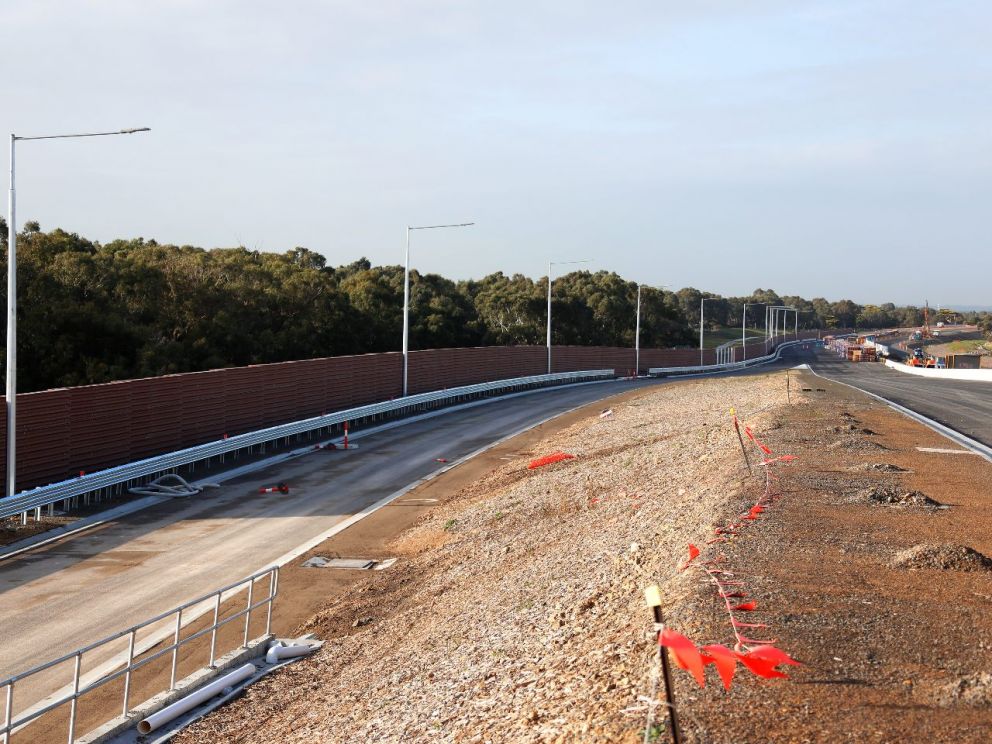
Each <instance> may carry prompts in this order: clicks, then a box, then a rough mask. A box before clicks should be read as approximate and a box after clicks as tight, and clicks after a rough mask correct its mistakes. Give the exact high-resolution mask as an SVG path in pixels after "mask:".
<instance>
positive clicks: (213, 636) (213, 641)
mask: <svg viewBox="0 0 992 744" xmlns="http://www.w3.org/2000/svg"><path fill="white" fill-rule="evenodd" d="M219 618H220V592H217V594H216V595H215V596H214V627H213V628H211V629H210V668H211V669H213V668H214V658H215V657H216V654H217V621H218V619H219Z"/></svg>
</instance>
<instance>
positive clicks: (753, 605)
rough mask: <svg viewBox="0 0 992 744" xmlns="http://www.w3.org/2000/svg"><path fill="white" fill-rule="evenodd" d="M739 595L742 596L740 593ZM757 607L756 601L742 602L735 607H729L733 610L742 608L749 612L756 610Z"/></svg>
mask: <svg viewBox="0 0 992 744" xmlns="http://www.w3.org/2000/svg"><path fill="white" fill-rule="evenodd" d="M741 596H743V595H741ZM757 608H758V603H757V602H742V603H741V604H739V605H736V606H735V607H733V608H731V609H734V610H743V611H744V612H750V611H751V610H756V609H757Z"/></svg>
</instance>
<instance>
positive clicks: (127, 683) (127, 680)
mask: <svg viewBox="0 0 992 744" xmlns="http://www.w3.org/2000/svg"><path fill="white" fill-rule="evenodd" d="M137 635H138V629H137V628H132V629H131V637H130V639H128V643H127V672H125V674H124V710H123V711H122V712H121V715H122V716H124V717H127V710H128V708H129V707H130V702H131V664H132V663H133V662H134V639H135V636H137Z"/></svg>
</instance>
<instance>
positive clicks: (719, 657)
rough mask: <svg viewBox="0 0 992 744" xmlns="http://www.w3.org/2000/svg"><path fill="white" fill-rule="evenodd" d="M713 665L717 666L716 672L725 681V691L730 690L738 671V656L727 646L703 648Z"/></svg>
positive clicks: (713, 645) (716, 644)
mask: <svg viewBox="0 0 992 744" xmlns="http://www.w3.org/2000/svg"><path fill="white" fill-rule="evenodd" d="M703 651H705V652H706V654H707V656H709V657H710V658H711V659H712V660H713V663H714V664H716V671H717V672H718V673H719V675H720V679H721V680H722V681H723V689H725V690H729V689H730V683H731V682H732V681H733V679H734V672H735V671H737V655H736V654H735V653H734V652H733V651H731V650H730V649H729V648H727V647H726V646H721V645H720V644H719V643H714V644H712V645H710V646H703Z"/></svg>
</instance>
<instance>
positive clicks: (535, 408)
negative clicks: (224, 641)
mask: <svg viewBox="0 0 992 744" xmlns="http://www.w3.org/2000/svg"><path fill="white" fill-rule="evenodd" d="M658 384H664V382H660V381H657V380H651V381H638V382H630V381H627V382H607V383H602V384H590V385H579V386H572V387H564V388H556V389H552V390H545V391H541V392H537V393H534V394H531V395H524V396H520V397H515V398H509V399H505V400H497V401H493V402H491V403H488V404H486V405H480V406H476V407H473V408H469V409H466V410H460V411H459V410H454V411H451V412H447V413H445V414H443V415H440V416H437V417H435V418H431V419H427V420H424V421H419V422H412V423H410V424H407V425H404V426H399V427H396V428H393V429H390V430H387V431H383V432H379V433H375V434H370V435H369V436H367V437H365V438H362V439H361V441H360V448H359V449H357V450H355V451H351V452H327V451H317V452H315V453H313V454H311V455H305V456H303V457H300V458H298V459H295V460H290V461H288V462H284V463H281V464H279V465H275V466H272V467H271V468H269V469H268V470H266V471H259V472H256V473H253V474H249V475H245V476H242V477H240V478H238V479H236V480H231V481H228V482H227V483H225V484H224V486H223V487H222V488H221V489H219V490H208V491H205V492H204V494H203V495H202V496H200V497H196V498H194V499H191V500H189V501H169V502H165V503H163V504H160V505H157V506H154V507H152V508H150V509H146V510H143V511H140V512H136V513H134V514H130V515H127V516H125V517H121V518H119V519H118V520H115V521H114V522H111V523H109V524H108V525H106V526H104V527H101V528H96V529H93V530H90V531H88V532H84V533H81V534H79V535H77V536H71V537H67V538H66V539H64V540H60V541H58V542H56V543H53V544H51V545H49V546H46V547H42V548H38V549H37V550H34V551H31V552H29V553H25V554H22V555H20V556H17V557H15V558H12V559H9V560H5V561H2V562H0V628H3V637H2V640H0V679H3V678H5V677H7V676H9V675H11V674H16V673H19V672H21V671H23V670H25V669H28V668H30V667H32V666H34V665H36V664H39V663H42V662H45V661H48V660H50V659H53V658H56V657H57V656H60V655H62V654H65V653H69V652H71V651H73V650H75V649H76V648H79V647H81V646H84V645H86V644H88V643H91V642H93V641H94V640H96V639H99V638H102V637H104V636H107V635H110V634H112V633H114V632H117V631H119V630H121V629H124V628H127V627H128V626H130V625H132V624H134V623H137V622H140V621H141V620H144V619H145V618H148V617H152V616H154V615H156V614H158V613H160V612H164V611H166V610H168V609H170V608H172V607H174V606H176V605H179V604H181V603H182V602H184V601H186V600H189V599H191V598H193V597H196V596H199V595H201V594H206V593H208V592H210V591H212V590H213V589H216V588H217V587H219V586H223V585H225V584H228V583H232V582H234V581H237V580H239V579H241V578H242V577H244V576H247V575H249V574H250V573H252V572H253V571H256V570H258V569H260V568H262V567H264V566H266V565H268V564H270V563H271V562H273V561H275V560H276V559H278V558H280V557H281V556H284V555H285V554H286V553H288V552H290V551H291V550H293V549H294V548H296V547H297V546H299V545H301V544H303V543H305V542H306V541H307V540H310V539H313V538H315V537H317V536H319V535H321V534H322V533H324V532H326V531H327V530H328V529H330V528H332V527H334V526H335V525H336V524H338V523H339V522H341V521H343V520H344V519H346V518H348V517H349V516H351V515H353V514H355V513H356V512H358V511H360V510H362V509H363V508H365V507H367V506H369V505H370V504H373V503H375V502H376V501H379V500H380V499H382V498H384V497H385V496H388V495H390V494H392V493H394V492H396V491H398V490H400V489H402V488H404V487H406V486H408V485H409V484H411V483H413V482H414V481H417V480H419V479H421V478H423V477H424V476H427V475H429V474H430V473H431V472H433V471H436V470H438V469H441V468H443V467H445V465H444V464H442V463H438V462H436V461H435V458H445V459H446V460H448V461H454V460H456V459H458V458H460V457H463V456H464V455H467V454H469V453H471V452H474V451H475V450H477V449H479V448H481V447H484V446H486V445H488V444H490V443H492V442H494V441H496V440H498V439H500V438H502V437H505V436H506V435H507V434H510V433H513V432H516V431H518V430H520V429H523V428H525V427H527V426H529V425H531V424H534V423H536V422H539V421H542V420H544V419H546V418H549V417H551V416H554V415H557V414H560V413H563V412H565V411H568V410H571V409H573V408H575V407H577V406H580V405H583V404H586V403H590V402H593V401H596V400H600V399H603V398H605V397H608V396H611V395H614V394H617V393H621V392H626V391H628V390H631V389H633V388H634V387H636V386H644V385H658ZM279 481H285V482H287V483H289V484H291V486H292V490H291V493H290V494H289V495H288V496H286V495H283V494H280V493H275V494H265V495H262V494H259V493H258V487H259V485H260V484H270V483H276V482H279ZM117 651H119V649H115V652H117ZM105 656H106V658H99V656H98V655H97V654H96V653H94V657H96V658H94V659H93V660H92V661H91V662H89V663H87V668H89V669H92V668H93V666H94V665H96V664H97V663H102V662H103V661H105V660H106V659H109V658H111V657H112V654H110V653H108V654H106V655H105ZM69 672H71V669H70V670H67V671H66V673H69ZM68 679H71V678H68V677H65V676H63V677H62V679H61V682H60V683H59V684H55V682H54V681H53V680H51V679H46V680H37V681H36V682H31V681H30V680H26V681H25V682H23V683H18V686H17V695H16V698H17V703H16V708H15V710H16V711H18V712H21V711H23V710H24V709H25V708H26V707H27V706H28V705H29V704H30V703H34V702H37V701H38V700H41V699H42V698H43V697H44V696H45V695H48V694H50V693H51V692H53V691H54V690H55V689H58V687H60V686H61V684H64V683H65V682H67V681H68Z"/></svg>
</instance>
